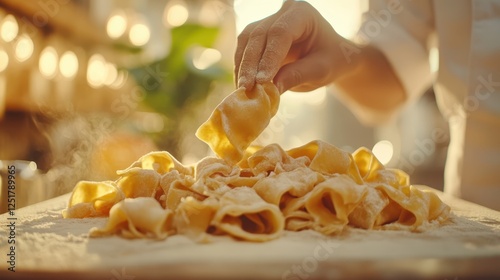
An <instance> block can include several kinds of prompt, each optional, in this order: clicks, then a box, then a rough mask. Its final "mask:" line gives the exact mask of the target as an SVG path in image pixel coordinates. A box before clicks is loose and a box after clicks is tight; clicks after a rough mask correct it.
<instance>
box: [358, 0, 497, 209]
mask: <svg viewBox="0 0 500 280" xmlns="http://www.w3.org/2000/svg"><path fill="white" fill-rule="evenodd" d="M369 3H370V8H369V11H368V12H367V13H366V14H365V16H364V23H363V25H362V26H361V29H360V34H361V35H362V36H363V38H364V39H365V40H368V41H369V42H370V43H371V44H373V45H375V46H376V47H378V48H379V49H380V50H381V51H382V52H383V53H384V54H385V55H386V57H387V59H388V61H389V62H390V63H391V65H392V67H393V69H394V70H395V73H396V75H397V76H398V77H399V79H400V81H401V83H402V85H403V86H404V88H405V90H406V92H407V94H408V97H409V98H408V100H409V102H412V101H414V100H415V99H417V98H418V97H419V96H420V95H421V94H422V93H423V92H424V90H425V89H426V88H428V87H429V86H430V85H431V84H433V86H434V91H435V95H436V99H437V103H438V106H439V108H440V110H441V112H442V113H443V115H444V117H445V118H446V119H447V120H448V122H449V124H450V137H451V139H450V144H449V147H448V156H447V162H446V168H445V186H444V191H445V192H446V193H450V194H453V195H456V196H459V197H461V198H463V199H466V200H469V201H472V202H475V203H478V204H482V205H484V206H487V207H490V208H493V209H496V210H500V1H499V0H496V1H495V0H476V1H473V0H430V1H428V0H413V1H411V0H392V1H391V0H386V1H383V0H371V1H370V2H369ZM377 24H378V26H377ZM433 41H434V42H436V46H437V48H438V50H439V69H438V71H437V75H435V76H432V75H431V71H430V67H429V59H428V57H429V47H430V44H431V42H433Z"/></svg>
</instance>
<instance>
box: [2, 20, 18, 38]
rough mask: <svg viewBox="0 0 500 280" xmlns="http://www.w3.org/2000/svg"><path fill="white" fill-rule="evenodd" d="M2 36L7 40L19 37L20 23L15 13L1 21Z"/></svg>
mask: <svg viewBox="0 0 500 280" xmlns="http://www.w3.org/2000/svg"><path fill="white" fill-rule="evenodd" d="M0 24H1V27H0V37H1V38H2V40H4V41H5V42H7V43H8V42H11V41H12V40H14V39H15V38H16V37H17V34H18V32H19V25H18V24H17V20H16V18H15V17H14V16H13V15H7V16H5V18H4V19H3V20H2V22H1V23H0Z"/></svg>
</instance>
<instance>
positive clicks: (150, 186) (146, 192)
mask: <svg viewBox="0 0 500 280" xmlns="http://www.w3.org/2000/svg"><path fill="white" fill-rule="evenodd" d="M160 178H161V176H160V174H159V173H158V172H156V171H154V170H150V169H142V168H139V167H132V168H129V169H127V171H125V172H122V173H121V177H120V178H119V179H118V181H117V183H116V184H117V185H118V187H119V188H120V189H121V190H122V191H123V193H124V194H125V197H127V198H134V197H154V196H155V194H156V192H157V191H158V190H159V189H160Z"/></svg>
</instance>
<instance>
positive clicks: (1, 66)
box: [0, 49, 9, 72]
mask: <svg viewBox="0 0 500 280" xmlns="http://www.w3.org/2000/svg"><path fill="white" fill-rule="evenodd" d="M7 66H9V55H8V54H7V53H6V52H5V51H4V50H3V49H0V72H2V71H3V70H5V69H7Z"/></svg>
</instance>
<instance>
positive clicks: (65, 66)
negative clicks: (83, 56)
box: [59, 51, 78, 78]
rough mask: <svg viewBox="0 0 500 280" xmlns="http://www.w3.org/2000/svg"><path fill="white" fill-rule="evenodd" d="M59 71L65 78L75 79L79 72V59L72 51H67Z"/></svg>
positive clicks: (61, 60)
mask: <svg viewBox="0 0 500 280" xmlns="http://www.w3.org/2000/svg"><path fill="white" fill-rule="evenodd" d="M59 71H60V72H61V75H62V76H63V77H65V78H73V77H75V76H76V73H77V72H78V57H77V56H76V54H75V53H74V52H72V51H66V52H64V53H63V54H62V56H61V59H60V60H59Z"/></svg>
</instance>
